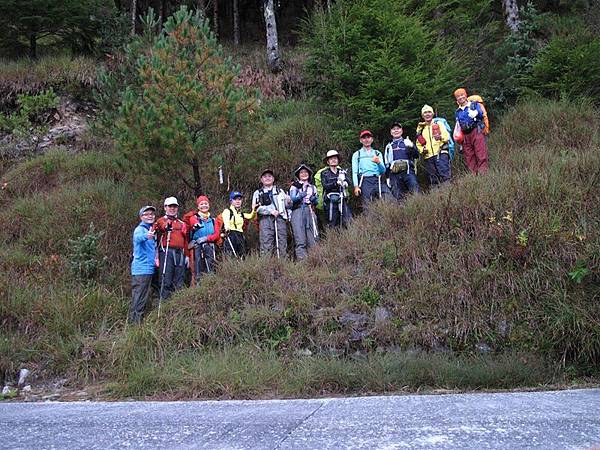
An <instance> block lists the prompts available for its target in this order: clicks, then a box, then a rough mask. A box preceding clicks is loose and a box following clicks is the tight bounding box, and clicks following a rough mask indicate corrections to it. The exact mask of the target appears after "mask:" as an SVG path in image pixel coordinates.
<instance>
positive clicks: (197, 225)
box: [192, 223, 200, 231]
mask: <svg viewBox="0 0 600 450" xmlns="http://www.w3.org/2000/svg"><path fill="white" fill-rule="evenodd" d="M199 229H200V224H199V223H195V224H194V226H193V227H192V230H194V231H196V230H199Z"/></svg>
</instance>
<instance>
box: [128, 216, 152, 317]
mask: <svg viewBox="0 0 600 450" xmlns="http://www.w3.org/2000/svg"><path fill="white" fill-rule="evenodd" d="M138 217H139V219H140V223H139V224H138V226H137V227H135V230H133V259H132V260H131V305H130V306H129V317H128V318H129V322H130V323H134V324H139V323H141V322H142V319H143V317H144V311H145V310H146V304H147V303H148V300H149V299H150V290H151V289H150V286H151V285H152V276H153V275H154V270H155V268H156V267H155V265H154V258H155V252H156V245H155V243H154V232H153V231H152V224H153V223H154V219H155V217H156V208H155V207H154V206H151V205H146V206H144V207H142V208H141V209H140V211H139V212H138Z"/></svg>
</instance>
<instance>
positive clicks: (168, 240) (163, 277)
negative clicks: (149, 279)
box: [158, 230, 171, 319]
mask: <svg viewBox="0 0 600 450" xmlns="http://www.w3.org/2000/svg"><path fill="white" fill-rule="evenodd" d="M170 243H171V230H169V231H167V247H166V250H165V262H164V263H163V270H162V276H161V277H160V278H161V280H160V294H159V295H158V318H159V319H160V305H161V304H162V300H163V290H164V288H165V272H166V271H167V259H168V258H169V244H170Z"/></svg>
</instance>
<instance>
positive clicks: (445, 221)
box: [0, 101, 600, 397]
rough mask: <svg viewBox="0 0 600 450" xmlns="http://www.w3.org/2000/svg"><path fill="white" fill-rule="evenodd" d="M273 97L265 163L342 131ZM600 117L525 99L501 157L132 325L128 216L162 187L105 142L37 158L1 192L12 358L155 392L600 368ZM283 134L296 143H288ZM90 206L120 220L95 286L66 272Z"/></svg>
mask: <svg viewBox="0 0 600 450" xmlns="http://www.w3.org/2000/svg"><path fill="white" fill-rule="evenodd" d="M271 108H272V110H271V111H269V114H271V117H272V120H273V122H272V124H273V126H272V129H268V128H266V130H267V129H268V133H265V135H264V136H261V135H260V133H258V134H257V135H256V136H255V139H254V140H252V142H251V143H250V144H249V145H248V147H249V148H250V149H251V150H249V155H253V156H252V158H248V161H250V162H251V163H252V164H250V165H251V166H252V167H253V168H254V169H256V168H258V167H262V166H263V165H266V164H268V163H269V162H276V161H284V163H283V165H282V166H281V167H279V166H277V167H276V168H277V169H278V170H281V171H284V170H285V167H284V166H292V165H293V164H295V163H296V162H299V161H300V160H302V159H306V160H308V161H309V162H315V163H316V162H317V158H318V155H319V154H321V153H322V151H321V148H320V146H321V145H329V144H331V142H330V141H328V140H327V139H328V137H327V128H326V127H325V126H323V125H322V118H321V119H319V117H317V114H318V109H315V106H314V105H312V104H310V103H302V104H296V105H294V106H293V107H290V106H285V105H283V104H280V105H279V106H277V105H276V104H272V105H271ZM290 108H291V113H294V114H292V115H293V118H290V117H289V115H290V111H289V109H290ZM302 111H304V112H308V111H311V112H315V116H314V117H313V116H310V115H309V114H296V113H299V112H302ZM303 115H304V116H305V117H303ZM320 120H321V121H320ZM565 130H569V132H567V131H565ZM599 132H600V118H599V117H598V114H597V112H596V111H594V110H593V109H592V108H590V107H589V105H583V107H582V105H577V104H569V103H554V102H547V101H538V102H537V103H536V104H522V105H518V106H517V107H516V108H515V109H514V110H513V111H511V112H510V113H509V114H507V115H506V116H505V118H504V120H503V122H502V123H501V124H500V125H499V126H498V127H496V131H495V132H494V134H493V135H492V137H491V139H490V153H491V167H492V170H491V171H490V173H489V174H488V175H486V176H484V177H475V176H472V175H464V176H462V177H460V178H458V179H456V180H455V181H454V182H453V184H452V185H449V186H446V187H444V188H442V189H439V190H436V191H433V192H431V193H429V194H427V195H415V196H412V197H410V198H409V199H408V200H407V201H406V202H405V203H404V205H403V206H401V207H400V206H398V205H396V204H387V203H381V204H378V205H377V206H375V207H373V208H370V210H369V211H368V212H366V213H364V214H363V215H362V216H360V217H358V218H357V219H356V220H355V221H354V223H353V224H352V225H351V226H350V227H349V228H348V229H347V230H339V231H337V230H336V231H330V232H328V233H327V236H326V238H325V239H324V240H322V242H321V243H320V245H319V246H318V247H317V248H315V249H314V250H313V251H312V252H311V254H310V256H309V257H308V259H307V260H305V261H303V262H292V261H288V260H277V259H275V258H267V257H258V256H251V257H249V258H248V259H246V260H245V261H243V262H239V261H233V260H230V261H225V262H223V263H221V265H220V267H219V271H218V273H216V274H211V275H209V276H207V277H205V278H204V279H203V280H202V283H201V285H200V286H199V287H196V288H193V289H191V288H190V289H184V290H183V291H181V292H180V293H179V294H177V295H176V296H174V297H173V298H172V300H171V301H170V302H169V303H167V304H166V305H165V307H164V308H162V311H161V317H160V318H159V317H158V315H157V314H156V313H153V314H150V315H149V316H148V318H147V319H146V321H145V323H144V324H143V325H142V326H141V327H135V328H132V327H129V326H126V325H125V323H124V318H125V316H126V307H127V303H128V277H127V269H128V256H129V249H130V238H131V230H132V228H133V226H134V225H135V222H136V220H135V213H136V211H137V208H138V207H139V205H141V204H143V203H153V202H155V201H156V198H154V197H156V196H157V195H156V193H149V192H146V191H140V190H135V189H134V188H133V187H132V185H131V184H130V183H129V182H127V181H125V180H126V179H127V178H129V175H127V174H119V173H118V172H116V173H115V171H114V170H113V163H112V160H111V156H110V155H101V154H94V153H89V154H78V155H68V154H64V153H49V154H47V155H43V156H41V157H38V158H36V159H34V160H32V161H30V162H27V163H22V164H21V165H19V166H17V167H15V168H13V169H12V170H11V171H10V172H8V173H7V174H5V175H4V177H3V180H5V181H3V182H8V184H7V186H6V187H5V189H4V190H3V191H2V193H1V194H0V195H1V197H0V198H1V200H0V204H1V205H2V207H3V208H2V211H0V243H1V244H2V246H1V248H0V267H1V269H2V272H1V273H0V299H1V300H0V322H1V324H2V330H3V331H2V333H3V334H2V336H0V370H4V371H5V372H6V373H7V374H12V373H14V371H15V370H17V368H18V367H19V366H20V365H21V364H22V363H27V364H36V365H37V367H38V369H39V370H42V371H46V373H51V374H55V373H65V372H67V371H71V372H72V373H75V374H77V376H78V377H80V379H82V380H91V379H102V380H112V381H113V382H114V383H116V384H114V385H113V389H114V392H115V395H136V396H143V395H155V396H157V397H161V396H163V397H164V396H173V397H178V396H181V397H183V396H185V397H196V396H197V397H206V396H217V397H234V396H241V397H244V396H245V397H255V396H261V395H284V396H295V395H313V394H315V393H319V392H322V393H330V394H332V393H339V392H361V391H362V392H364V391H377V392H382V391H391V390H397V389H402V388H403V386H409V388H408V389H411V390H412V389H418V387H419V386H432V387H444V388H474V387H477V386H485V387H492V388H499V387H508V386H510V385H511V384H512V385H513V386H516V385H531V384H536V383H538V382H544V383H545V382H551V381H553V380H555V379H554V378H553V375H552V374H551V373H549V374H546V375H544V374H543V373H544V371H546V370H548V367H550V368H552V367H556V366H560V367H565V366H570V367H573V368H574V370H575V373H597V367H598V363H599V362H600V360H599V357H600V350H599V349H600V306H599V305H600V303H599V302H598V296H599V294H600V289H599V286H600V283H599V262H600V237H599V234H598V230H599V229H600V227H599V225H600V224H599V222H600V208H599V207H598V205H599V202H598V200H599V194H598V192H597V189H596V185H597V183H598V177H599V176H600V175H599V174H600V156H599V152H598V150H599V149H600V133H599ZM286 139H287V140H286ZM280 142H287V144H286V145H285V146H287V147H289V150H290V151H289V152H282V153H283V154H281V155H279V154H277V153H276V151H275V149H276V147H277V144H278V143H280ZM324 143H327V144H324ZM260 148H264V149H266V150H265V154H263V155H260V154H259V152H258V150H259V149H260ZM325 148H326V147H325ZM271 158H272V160H271ZM248 170H249V169H248ZM244 174H246V172H244ZM252 183H253V182H252V181H247V184H246V185H243V186H241V187H242V189H245V190H249V189H252V187H253V186H252ZM215 189H217V188H215ZM150 194H152V195H150ZM153 199H154V201H153ZM91 222H93V223H94V225H95V228H96V229H97V230H99V229H102V230H105V231H106V234H105V237H104V238H103V239H102V240H101V241H100V244H99V245H100V254H101V255H102V256H108V257H109V261H110V264H109V265H108V267H107V269H106V271H105V272H103V273H102V274H101V276H100V277H98V279H97V280H95V282H94V283H92V284H90V285H83V284H80V283H78V282H76V281H74V280H73V279H72V278H70V276H69V274H68V271H67V270H66V268H67V267H68V264H67V262H68V257H69V256H68V255H69V245H68V239H69V238H71V239H72V238H75V237H78V236H81V235H83V234H85V233H86V232H87V231H88V227H89V224H90V223H91ZM236 349H237V350H236ZM240 349H241V350H240ZM251 349H252V350H251ZM481 349H483V350H481ZM486 349H487V350H486ZM299 351H300V353H303V354H307V353H312V355H313V356H312V357H311V358H300V357H298V356H297V354H298V352H299ZM482 351H483V352H487V351H489V355H488V356H487V357H486V358H482V359H479V358H481V357H479V356H477V355H478V354H479V352H482ZM446 352H449V353H448V356H445V355H446ZM411 353H415V354H416V355H419V356H418V357H415V358H413V359H412V360H410V361H405V360H404V359H403V358H405V356H398V355H408V354H411ZM515 354H518V355H526V356H519V358H516V357H514V356H511V355H515ZM356 355H361V356H360V357H357V356H356ZM451 355H461V356H458V357H456V358H458V359H453V358H455V356H451ZM530 355H534V357H533V359H531V356H530ZM446 357H447V358H448V360H447V361H446V360H445V359H444V358H446ZM461 358H465V359H464V360H463V359H461ZM523 358H525V359H523ZM525 360H527V361H531V360H533V361H543V363H539V364H538V363H535V364H533V363H532V364H529V362H526V363H523V364H522V365H519V364H520V361H521V362H522V361H525ZM464 361H467V362H468V363H467V362H464ZM481 361H484V362H481ZM465 364H466V365H465ZM494 364H497V365H498V367H496V368H495V367H494ZM411 367H412V369H410V368H411ZM463 367H469V368H470V369H469V370H463V369H462V368H463ZM469 371H472V374H470V373H468V372H469ZM488 376H489V378H486V377H488ZM361 380H362V381H361ZM511 380H512V381H511Z"/></svg>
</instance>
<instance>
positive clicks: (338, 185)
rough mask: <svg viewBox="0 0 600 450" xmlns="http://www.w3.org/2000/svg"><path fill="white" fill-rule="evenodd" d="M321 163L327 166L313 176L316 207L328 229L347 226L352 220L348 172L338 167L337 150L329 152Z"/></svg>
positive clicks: (339, 159)
mask: <svg viewBox="0 0 600 450" xmlns="http://www.w3.org/2000/svg"><path fill="white" fill-rule="evenodd" d="M323 161H324V162H325V164H327V166H325V167H323V168H322V169H320V170H319V171H318V172H317V173H316V174H315V186H316V187H317V192H318V193H319V204H318V206H317V207H320V209H322V210H323V211H324V213H325V220H326V222H327V226H328V227H337V226H340V225H342V226H347V225H348V223H350V221H351V220H352V211H351V210H350V206H348V199H349V197H350V194H349V191H348V181H349V180H348V177H347V173H348V171H347V170H344V169H342V168H340V167H339V163H340V161H341V156H340V154H339V152H338V151H337V150H329V151H328V152H327V154H326V155H325V157H324V158H323Z"/></svg>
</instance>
